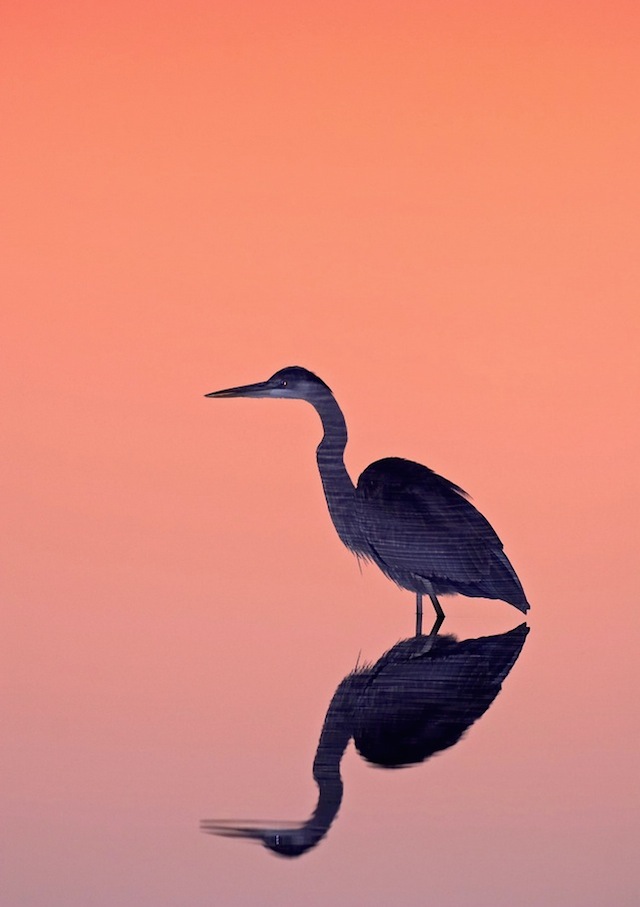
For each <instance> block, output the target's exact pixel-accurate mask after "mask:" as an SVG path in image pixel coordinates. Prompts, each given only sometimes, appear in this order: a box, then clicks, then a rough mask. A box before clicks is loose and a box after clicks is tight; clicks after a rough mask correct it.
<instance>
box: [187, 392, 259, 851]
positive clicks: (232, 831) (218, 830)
mask: <svg viewBox="0 0 640 907" xmlns="http://www.w3.org/2000/svg"><path fill="white" fill-rule="evenodd" d="M207 396H208V395H207ZM200 831H204V832H205V833H206V834H208V835H222V837H224V838H253V839H255V840H261V839H262V834H261V833H260V830H259V829H255V828H250V827H249V826H244V827H243V826H242V825H233V824H232V823H231V822H229V824H227V823H226V822H224V821H220V820H219V821H217V822H216V821H212V820H209V819H204V820H203V821H202V822H201V823H200Z"/></svg>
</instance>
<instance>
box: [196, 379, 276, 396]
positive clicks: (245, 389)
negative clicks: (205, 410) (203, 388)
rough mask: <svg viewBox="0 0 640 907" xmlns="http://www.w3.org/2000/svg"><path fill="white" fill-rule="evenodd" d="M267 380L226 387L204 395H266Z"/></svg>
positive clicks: (267, 389) (267, 394) (267, 392)
mask: <svg viewBox="0 0 640 907" xmlns="http://www.w3.org/2000/svg"><path fill="white" fill-rule="evenodd" d="M269 390H270V387H269V382H268V381H258V382H257V383H256V384H245V385H243V386H242V387H227V388H225V389H224V390H221V391H213V392H212V393H210V394H205V397H268V396H269Z"/></svg>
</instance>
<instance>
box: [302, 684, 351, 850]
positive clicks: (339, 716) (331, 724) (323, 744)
mask: <svg viewBox="0 0 640 907" xmlns="http://www.w3.org/2000/svg"><path fill="white" fill-rule="evenodd" d="M349 693H350V689H349V687H348V685H347V684H345V682H344V681H343V683H341V684H340V686H339V687H338V689H337V690H336V692H335V694H334V696H333V699H332V700H331V704H330V705H329V708H328V710H327V714H326V717H325V720H324V725H323V727H322V732H321V734H320V740H319V741H318V748H317V750H316V756H315V759H314V761H313V777H314V778H315V781H316V784H317V785H318V791H319V795H318V805H317V806H316V808H315V809H314V811H313V815H312V816H311V818H310V819H309V821H308V822H307V833H308V834H309V835H311V836H314V837H317V840H319V839H320V838H321V837H323V836H324V835H325V834H326V833H327V831H328V829H329V827H330V825H331V823H332V822H333V820H334V819H335V817H336V815H337V813H338V810H339V809H340V804H341V803H342V792H343V783H342V777H341V775H340V762H341V761H342V757H343V755H344V751H345V749H346V748H347V744H348V743H349V740H350V739H351V734H352V724H353V720H352V706H351V702H350V698H349Z"/></svg>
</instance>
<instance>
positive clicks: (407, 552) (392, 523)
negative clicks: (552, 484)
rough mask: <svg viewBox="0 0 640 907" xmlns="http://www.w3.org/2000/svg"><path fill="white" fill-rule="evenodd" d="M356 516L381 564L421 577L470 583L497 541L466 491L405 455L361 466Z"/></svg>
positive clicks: (487, 566)
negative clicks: (401, 457)
mask: <svg viewBox="0 0 640 907" xmlns="http://www.w3.org/2000/svg"><path fill="white" fill-rule="evenodd" d="M356 501H357V509H358V519H359V522H360V527H361V531H362V532H363V534H364V536H365V538H366V539H367V541H368V543H369V545H370V547H371V554H372V557H373V558H374V559H375V560H376V561H377V562H378V563H379V564H380V566H381V567H382V568H383V569H385V566H386V568H387V569H388V572H389V574H390V575H391V576H392V578H395V577H394V576H393V573H394V571H395V572H397V571H406V572H409V573H412V574H414V575H418V576H422V577H424V578H426V579H438V578H440V579H443V580H449V581H453V582H458V583H474V582H477V581H479V580H482V579H483V578H484V577H486V576H488V575H489V573H490V570H491V562H492V558H493V557H495V553H496V552H497V551H501V550H502V542H501V541H500V539H499V538H498V536H497V535H496V533H495V532H494V530H493V529H492V527H491V525H490V524H489V522H488V521H487V520H486V519H485V518H484V517H483V516H482V514H481V513H479V511H478V510H476V508H475V507H474V506H473V504H472V503H471V502H470V501H469V500H468V499H467V496H466V494H465V492H464V491H463V490H462V489H461V488H459V487H458V486H457V485H454V484H453V482H449V481H448V479H445V478H443V477H442V476H439V475H437V473H435V472H433V471H432V470H430V469H428V468H427V467H426V466H422V465H420V464H419V463H413V462H412V461H410V460H402V459H400V458H395V457H391V458H388V459H385V460H378V461H376V462H375V463H372V464H371V466H368V467H367V469H365V470H364V472H363V473H362V475H361V476H360V478H359V480H358V486H357V489H356Z"/></svg>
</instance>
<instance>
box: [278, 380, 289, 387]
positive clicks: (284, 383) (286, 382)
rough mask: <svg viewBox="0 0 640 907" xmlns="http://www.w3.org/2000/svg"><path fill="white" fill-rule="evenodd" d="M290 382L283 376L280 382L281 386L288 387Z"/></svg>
mask: <svg viewBox="0 0 640 907" xmlns="http://www.w3.org/2000/svg"><path fill="white" fill-rule="evenodd" d="M288 383H289V382H288V381H287V379H286V378H283V379H282V381H281V382H280V387H286V386H287V384H288Z"/></svg>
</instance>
